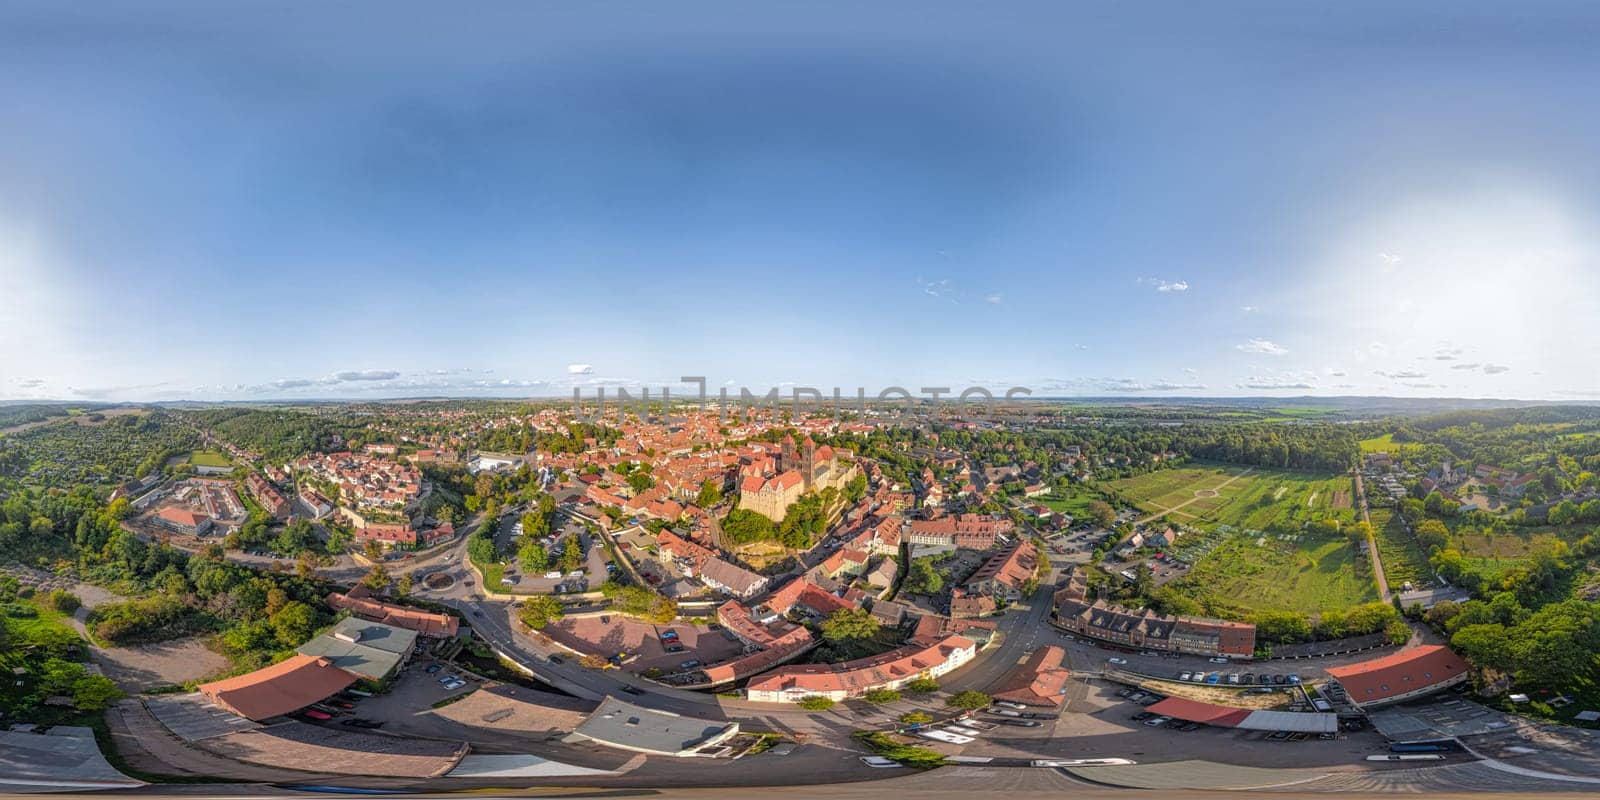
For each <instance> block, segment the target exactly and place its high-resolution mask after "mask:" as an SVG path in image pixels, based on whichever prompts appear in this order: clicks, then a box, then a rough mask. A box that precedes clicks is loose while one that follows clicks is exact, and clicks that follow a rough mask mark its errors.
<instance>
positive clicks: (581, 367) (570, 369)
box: [567, 364, 594, 375]
mask: <svg viewBox="0 0 1600 800" xmlns="http://www.w3.org/2000/svg"><path fill="white" fill-rule="evenodd" d="M567 374H568V375H593V374H594V365H593V364H568V365H567Z"/></svg>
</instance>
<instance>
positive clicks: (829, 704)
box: [800, 694, 833, 711]
mask: <svg viewBox="0 0 1600 800" xmlns="http://www.w3.org/2000/svg"><path fill="white" fill-rule="evenodd" d="M800 707H801V708H803V709H805V710H807V711H827V710H828V709H830V708H833V700H832V699H831V698H827V697H823V696H822V695H820V694H814V695H811V696H810V697H807V698H804V699H802V700H801V701H800Z"/></svg>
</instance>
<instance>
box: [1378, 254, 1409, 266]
mask: <svg viewBox="0 0 1600 800" xmlns="http://www.w3.org/2000/svg"><path fill="white" fill-rule="evenodd" d="M1378 260H1379V261H1382V262H1383V263H1385V264H1388V265H1389V266H1391V267H1392V266H1395V265H1396V264H1399V263H1400V262H1401V261H1404V260H1405V259H1403V258H1401V257H1400V256H1397V255H1395V254H1394V253H1379V254H1378Z"/></svg>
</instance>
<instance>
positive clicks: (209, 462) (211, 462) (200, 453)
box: [188, 450, 233, 467]
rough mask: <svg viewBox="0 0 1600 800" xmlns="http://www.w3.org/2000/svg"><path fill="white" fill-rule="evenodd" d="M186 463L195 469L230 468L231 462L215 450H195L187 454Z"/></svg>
mask: <svg viewBox="0 0 1600 800" xmlns="http://www.w3.org/2000/svg"><path fill="white" fill-rule="evenodd" d="M188 463H190V464H193V465H195V466H197V467H231V466H233V462H232V461H230V460H229V459H228V457H227V456H225V455H223V454H221V453H219V452H217V451H215V450H196V451H194V452H192V453H190V454H189V461H188Z"/></svg>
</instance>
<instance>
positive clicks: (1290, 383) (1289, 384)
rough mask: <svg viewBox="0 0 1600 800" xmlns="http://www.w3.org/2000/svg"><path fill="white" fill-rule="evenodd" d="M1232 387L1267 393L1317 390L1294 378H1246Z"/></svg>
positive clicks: (1311, 385) (1307, 382)
mask: <svg viewBox="0 0 1600 800" xmlns="http://www.w3.org/2000/svg"><path fill="white" fill-rule="evenodd" d="M1234 385H1235V386H1237V387H1238V388H1240V389H1263V390H1268V391H1273V390H1278V389H1315V388H1317V387H1316V385H1315V384H1312V383H1310V382H1309V381H1303V380H1296V379H1294V378H1276V377H1270V376H1268V377H1260V376H1256V377H1251V378H1246V379H1245V380H1243V381H1240V382H1239V383H1237V384H1234Z"/></svg>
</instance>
